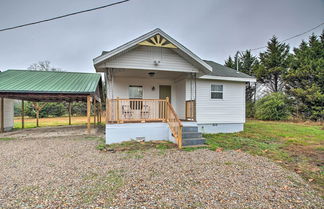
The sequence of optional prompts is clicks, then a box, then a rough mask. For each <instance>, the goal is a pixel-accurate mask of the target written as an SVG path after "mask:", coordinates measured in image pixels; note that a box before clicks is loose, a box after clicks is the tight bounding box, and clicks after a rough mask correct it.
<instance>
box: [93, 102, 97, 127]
mask: <svg viewBox="0 0 324 209" xmlns="http://www.w3.org/2000/svg"><path fill="white" fill-rule="evenodd" d="M96 125H97V100H96V98H94V100H93V126H94V127H96Z"/></svg>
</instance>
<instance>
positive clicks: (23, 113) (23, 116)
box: [21, 100, 25, 129]
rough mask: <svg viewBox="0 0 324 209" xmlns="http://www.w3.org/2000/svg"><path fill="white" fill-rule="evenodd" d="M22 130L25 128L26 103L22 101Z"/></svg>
mask: <svg viewBox="0 0 324 209" xmlns="http://www.w3.org/2000/svg"><path fill="white" fill-rule="evenodd" d="M21 128H22V129H24V128H25V101H24V100H21Z"/></svg>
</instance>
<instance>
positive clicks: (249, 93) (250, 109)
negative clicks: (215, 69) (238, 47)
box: [225, 50, 258, 117]
mask: <svg viewBox="0 0 324 209" xmlns="http://www.w3.org/2000/svg"><path fill="white" fill-rule="evenodd" d="M236 61H237V62H238V63H237V64H236ZM237 65H238V67H239V71H240V72H243V73H245V74H248V75H250V76H254V70H255V68H256V66H257V65H258V59H257V57H255V56H253V55H252V53H251V51H249V50H246V51H244V52H243V53H242V54H241V56H238V53H237V54H236V55H235V56H234V60H233V59H232V57H231V56H229V57H228V59H227V60H225V66H226V67H230V68H232V69H236V67H237ZM255 90H256V84H251V83H247V85H246V90H245V99H246V115H247V117H254V101H253V98H255V97H254V96H255Z"/></svg>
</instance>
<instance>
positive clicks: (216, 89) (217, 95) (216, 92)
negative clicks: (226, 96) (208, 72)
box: [210, 84, 223, 99]
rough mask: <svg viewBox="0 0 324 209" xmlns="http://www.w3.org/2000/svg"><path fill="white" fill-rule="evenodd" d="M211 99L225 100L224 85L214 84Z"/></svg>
mask: <svg viewBox="0 0 324 209" xmlns="http://www.w3.org/2000/svg"><path fill="white" fill-rule="evenodd" d="M210 98H211V99H223V85H216V84H212V85H211V90H210Z"/></svg>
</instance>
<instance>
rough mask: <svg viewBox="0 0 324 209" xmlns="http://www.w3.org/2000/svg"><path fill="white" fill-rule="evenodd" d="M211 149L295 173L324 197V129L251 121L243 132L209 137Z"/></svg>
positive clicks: (295, 124) (301, 124) (207, 137)
mask: <svg viewBox="0 0 324 209" xmlns="http://www.w3.org/2000/svg"><path fill="white" fill-rule="evenodd" d="M204 137H205V138H206V139H207V143H208V146H209V148H210V149H212V150H215V149H217V148H222V149H225V150H230V149H231V150H241V151H244V152H248V153H250V154H253V155H261V156H264V157H267V158H270V159H272V160H274V161H275V162H277V163H279V164H281V165H282V166H283V167H286V168H288V169H291V170H294V171H295V172H297V173H299V174H300V175H301V176H302V177H304V178H305V179H306V180H307V181H309V182H310V183H311V185H312V186H314V187H315V188H316V189H318V190H319V191H320V192H321V194H322V196H324V162H323V160H324V127H323V125H319V124H315V123H314V124H306V123H293V122H274V121H257V120H249V121H247V123H246V124H245V129H244V131H243V132H240V133H231V134H205V135H204Z"/></svg>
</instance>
